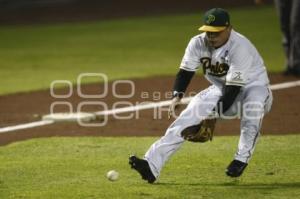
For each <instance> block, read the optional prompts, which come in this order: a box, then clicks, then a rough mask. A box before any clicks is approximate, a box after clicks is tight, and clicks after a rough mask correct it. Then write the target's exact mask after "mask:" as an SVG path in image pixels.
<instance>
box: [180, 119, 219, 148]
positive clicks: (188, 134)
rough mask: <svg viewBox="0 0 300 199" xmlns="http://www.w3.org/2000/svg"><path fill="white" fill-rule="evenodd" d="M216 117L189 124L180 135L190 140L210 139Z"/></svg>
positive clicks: (202, 140) (204, 140)
mask: <svg viewBox="0 0 300 199" xmlns="http://www.w3.org/2000/svg"><path fill="white" fill-rule="evenodd" d="M216 121H217V119H215V118H214V119H205V120H203V121H202V122H201V123H200V124H198V125H195V126H191V127H189V128H186V129H184V130H183V131H182V132H181V136H182V137H183V138H184V139H185V140H187V141H190V142H207V141H208V140H210V141H212V139H213V135H214V130H215V125H216Z"/></svg>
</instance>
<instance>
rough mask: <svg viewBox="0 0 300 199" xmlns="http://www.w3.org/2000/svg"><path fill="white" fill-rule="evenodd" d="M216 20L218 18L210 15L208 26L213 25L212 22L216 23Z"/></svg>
mask: <svg viewBox="0 0 300 199" xmlns="http://www.w3.org/2000/svg"><path fill="white" fill-rule="evenodd" d="M215 20H216V17H215V16H214V15H208V16H207V19H206V23H207V24H211V23H212V22H214V21H215Z"/></svg>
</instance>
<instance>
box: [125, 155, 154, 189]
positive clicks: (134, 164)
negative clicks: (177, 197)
mask: <svg viewBox="0 0 300 199" xmlns="http://www.w3.org/2000/svg"><path fill="white" fill-rule="evenodd" d="M129 164H130V165H131V168H132V169H135V170H136V171H137V172H138V173H139V174H140V175H141V176H142V179H143V180H146V181H148V183H151V184H152V183H153V182H154V181H155V180H156V178H155V177H154V175H153V174H152V171H151V169H150V167H149V164H148V162H147V161H146V160H144V159H140V158H138V157H136V156H134V155H132V156H130V157H129Z"/></svg>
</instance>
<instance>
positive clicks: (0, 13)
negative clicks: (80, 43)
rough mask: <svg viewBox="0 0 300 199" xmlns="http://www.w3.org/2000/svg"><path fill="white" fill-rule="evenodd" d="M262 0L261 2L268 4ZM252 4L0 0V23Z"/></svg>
mask: <svg viewBox="0 0 300 199" xmlns="http://www.w3.org/2000/svg"><path fill="white" fill-rule="evenodd" d="M272 3H273V1H272V0H264V4H272ZM241 6H254V0H207V1H201V0H184V1H182V0H181V1H174V0H98V1H97V0H0V24H1V25H3V24H33V23H50V22H51V23H53V22H75V21H91V20H103V19H111V18H122V17H131V16H148V15H166V14H173V13H189V12H196V11H201V10H204V9H208V8H212V7H224V8H233V7H241Z"/></svg>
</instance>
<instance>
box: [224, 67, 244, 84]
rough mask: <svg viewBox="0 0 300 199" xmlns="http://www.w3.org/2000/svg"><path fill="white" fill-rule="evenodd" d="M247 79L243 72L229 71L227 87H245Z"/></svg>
mask: <svg viewBox="0 0 300 199" xmlns="http://www.w3.org/2000/svg"><path fill="white" fill-rule="evenodd" d="M245 84H246V78H245V74H244V73H243V72H242V71H229V72H228V74H227V76H226V85H236V86H245Z"/></svg>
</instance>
